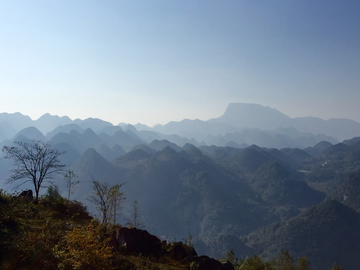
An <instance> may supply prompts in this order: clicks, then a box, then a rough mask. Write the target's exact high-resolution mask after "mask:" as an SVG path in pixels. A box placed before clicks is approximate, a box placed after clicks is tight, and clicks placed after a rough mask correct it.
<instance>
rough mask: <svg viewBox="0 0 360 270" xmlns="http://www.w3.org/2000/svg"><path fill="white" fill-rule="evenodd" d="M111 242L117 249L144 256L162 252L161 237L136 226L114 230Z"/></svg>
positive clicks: (156, 254)
mask: <svg viewBox="0 0 360 270" xmlns="http://www.w3.org/2000/svg"><path fill="white" fill-rule="evenodd" d="M111 243H112V245H113V246H114V247H115V249H116V250H124V251H126V252H129V253H134V254H142V255H144V256H158V255H161V253H162V248H161V241H160V239H159V238H157V237H156V236H154V235H152V234H150V233H148V232H147V231H145V230H139V229H136V228H120V229H119V231H114V232H113V234H112V237H111Z"/></svg>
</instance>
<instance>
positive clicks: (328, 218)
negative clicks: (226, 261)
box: [246, 200, 360, 270]
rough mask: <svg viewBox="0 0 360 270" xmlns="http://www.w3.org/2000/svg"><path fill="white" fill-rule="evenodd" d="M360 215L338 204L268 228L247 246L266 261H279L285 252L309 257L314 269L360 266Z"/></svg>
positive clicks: (252, 236)
mask: <svg viewBox="0 0 360 270" xmlns="http://www.w3.org/2000/svg"><path fill="white" fill-rule="evenodd" d="M359 226H360V214H358V213H357V212H355V211H354V210H353V209H351V208H349V207H347V206H345V205H343V204H341V203H339V202H337V201H335V200H326V201H324V202H323V203H321V204H319V205H316V206H313V207H311V208H309V209H308V210H305V211H304V212H302V213H301V214H299V215H298V216H296V217H294V218H292V219H290V220H287V221H284V222H281V223H275V224H272V225H269V226H266V227H264V228H263V229H261V230H259V231H257V232H254V233H252V234H250V235H249V236H248V237H246V242H247V245H248V246H250V247H252V248H253V249H254V252H255V253H257V254H261V255H262V256H263V257H264V258H272V257H273V258H275V257H277V254H279V251H280V250H281V249H282V248H283V249H286V250H288V251H289V252H290V254H291V255H292V256H293V257H295V258H297V257H301V256H305V255H306V256H307V257H308V259H309V261H310V263H311V267H312V269H314V270H317V269H330V268H331V266H332V265H333V264H334V263H335V262H336V263H338V264H340V265H341V266H342V267H344V269H349V270H350V269H357V268H358V265H359V264H360V257H359V256H358V254H359V253H360V245H359V242H360V231H359V229H358V228H359Z"/></svg>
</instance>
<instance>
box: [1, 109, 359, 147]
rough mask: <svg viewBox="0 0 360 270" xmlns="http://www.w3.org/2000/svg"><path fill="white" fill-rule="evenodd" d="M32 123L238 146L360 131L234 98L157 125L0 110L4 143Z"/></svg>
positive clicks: (294, 142)
mask: <svg viewBox="0 0 360 270" xmlns="http://www.w3.org/2000/svg"><path fill="white" fill-rule="evenodd" d="M28 127H34V128H36V129H38V130H39V131H40V132H41V133H42V134H43V135H44V136H45V137H46V138H47V139H51V138H52V137H54V136H55V135H56V134H57V133H59V132H65V133H69V132H70V131H71V130H77V131H78V132H80V133H82V132H83V131H84V130H86V129H89V128H90V129H91V130H93V131H94V132H95V133H97V134H99V133H102V132H103V133H106V134H108V135H110V136H114V135H115V133H116V132H120V131H123V132H124V133H126V134H124V133H123V135H122V136H123V139H125V137H128V138H127V140H130V137H132V138H133V139H134V138H135V137H134V135H135V136H137V137H138V138H140V139H141V140H142V141H143V142H144V141H145V142H148V143H149V142H151V141H153V140H155V139H156V140H159V141H160V140H163V139H165V140H168V141H169V142H171V143H175V144H177V145H179V146H180V147H181V146H183V145H185V144H186V143H190V144H193V145H195V146H200V145H212V144H214V145H217V146H226V145H231V146H234V147H239V148H241V147H246V146H248V145H252V144H256V145H259V146H261V147H271V148H278V149H280V148H287V147H291V148H294V147H297V148H306V147H312V146H314V145H316V144H317V143H319V142H321V141H327V142H330V143H332V144H336V143H338V142H340V141H343V140H347V139H351V138H353V137H358V136H360V123H358V122H356V121H353V120H349V119H329V120H323V119H320V118H315V117H298V118H290V117H289V116H287V115H285V114H283V113H281V112H280V111H278V110H276V109H273V108H269V107H264V106H262V105H258V104H247V103H231V104H229V106H228V107H227V109H226V111H225V113H224V114H223V115H221V116H220V117H218V118H214V119H210V120H208V121H203V120H199V119H196V120H189V119H184V120H182V121H179V122H176V121H172V122H169V123H167V124H165V125H158V126H155V127H153V128H150V127H147V126H146V125H142V124H136V125H135V126H133V125H129V124H128V125H126V124H119V125H118V126H114V125H113V124H111V123H110V122H107V121H103V120H101V119H97V118H88V119H85V120H80V119H75V120H71V119H70V118H69V117H67V116H63V117H59V116H56V115H55V116H54V115H50V114H48V113H47V114H44V115H43V116H41V117H40V118H39V119H37V120H31V118H30V117H28V116H26V115H22V114H21V113H14V114H8V113H0V143H1V142H2V141H4V140H10V139H13V137H14V136H15V135H16V134H17V133H18V132H19V131H21V130H23V129H25V128H28ZM138 138H135V140H138ZM133 146H134V145H132V146H131V147H130V148H127V147H125V148H127V149H125V150H126V151H129V150H130V149H131V148H132V147H133ZM122 147H123V148H124V146H122Z"/></svg>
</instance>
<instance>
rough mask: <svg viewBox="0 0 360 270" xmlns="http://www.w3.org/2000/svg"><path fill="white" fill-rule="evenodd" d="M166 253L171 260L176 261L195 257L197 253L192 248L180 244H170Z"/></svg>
mask: <svg viewBox="0 0 360 270" xmlns="http://www.w3.org/2000/svg"><path fill="white" fill-rule="evenodd" d="M168 252H169V255H170V256H171V257H172V258H174V259H175V260H178V261H181V260H184V259H186V258H192V257H194V256H197V253H196V251H195V249H194V248H193V247H189V246H187V245H184V244H183V243H182V242H174V243H171V244H170V248H169V249H168Z"/></svg>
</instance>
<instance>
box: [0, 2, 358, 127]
mask: <svg viewBox="0 0 360 270" xmlns="http://www.w3.org/2000/svg"><path fill="white" fill-rule="evenodd" d="M359 14H360V1H358V0H355V1H353V0H346V1H343V0H327V1H324V0H311V1H310V0H309V1H307V0H268V1H263V0H249V1H247V0H246V1H245V0H243V1H242V0H221V1H220V0H217V1H214V0H202V1H200V0H191V1H190V0H143V1H138V0H131V1H122V0H116V1H107V0H101V1H100V0H98V1H94V0H86V1H84V0H77V1H70V0H43V1H42V0H35V1H28V0H23V1H18V0H11V1H10V0H0V112H8V113H14V112H20V113H22V114H24V115H29V116H30V117H31V118H32V119H33V120H36V119H38V118H39V117H40V116H41V115H43V114H45V113H50V114H52V115H59V116H65V115H66V116H69V117H70V118H71V119H76V118H80V119H86V118H89V117H93V118H100V119H103V120H106V121H109V122H112V123H113V124H115V125H116V124H119V123H121V122H124V123H131V124H136V123H143V124H147V125H149V126H152V125H154V124H158V123H160V124H165V123H167V122H169V121H180V120H183V119H201V120H208V119H211V118H216V117H219V116H221V115H222V114H223V113H224V112H225V110H226V107H227V106H228V104H229V103H234V102H241V103H256V104H261V105H263V106H269V107H271V108H276V109H277V110H279V111H281V112H283V113H285V114H287V115H289V116H290V117H302V116H314V117H320V118H322V119H329V118H349V119H353V120H355V121H358V122H360V109H359V106H360V16H359Z"/></svg>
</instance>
